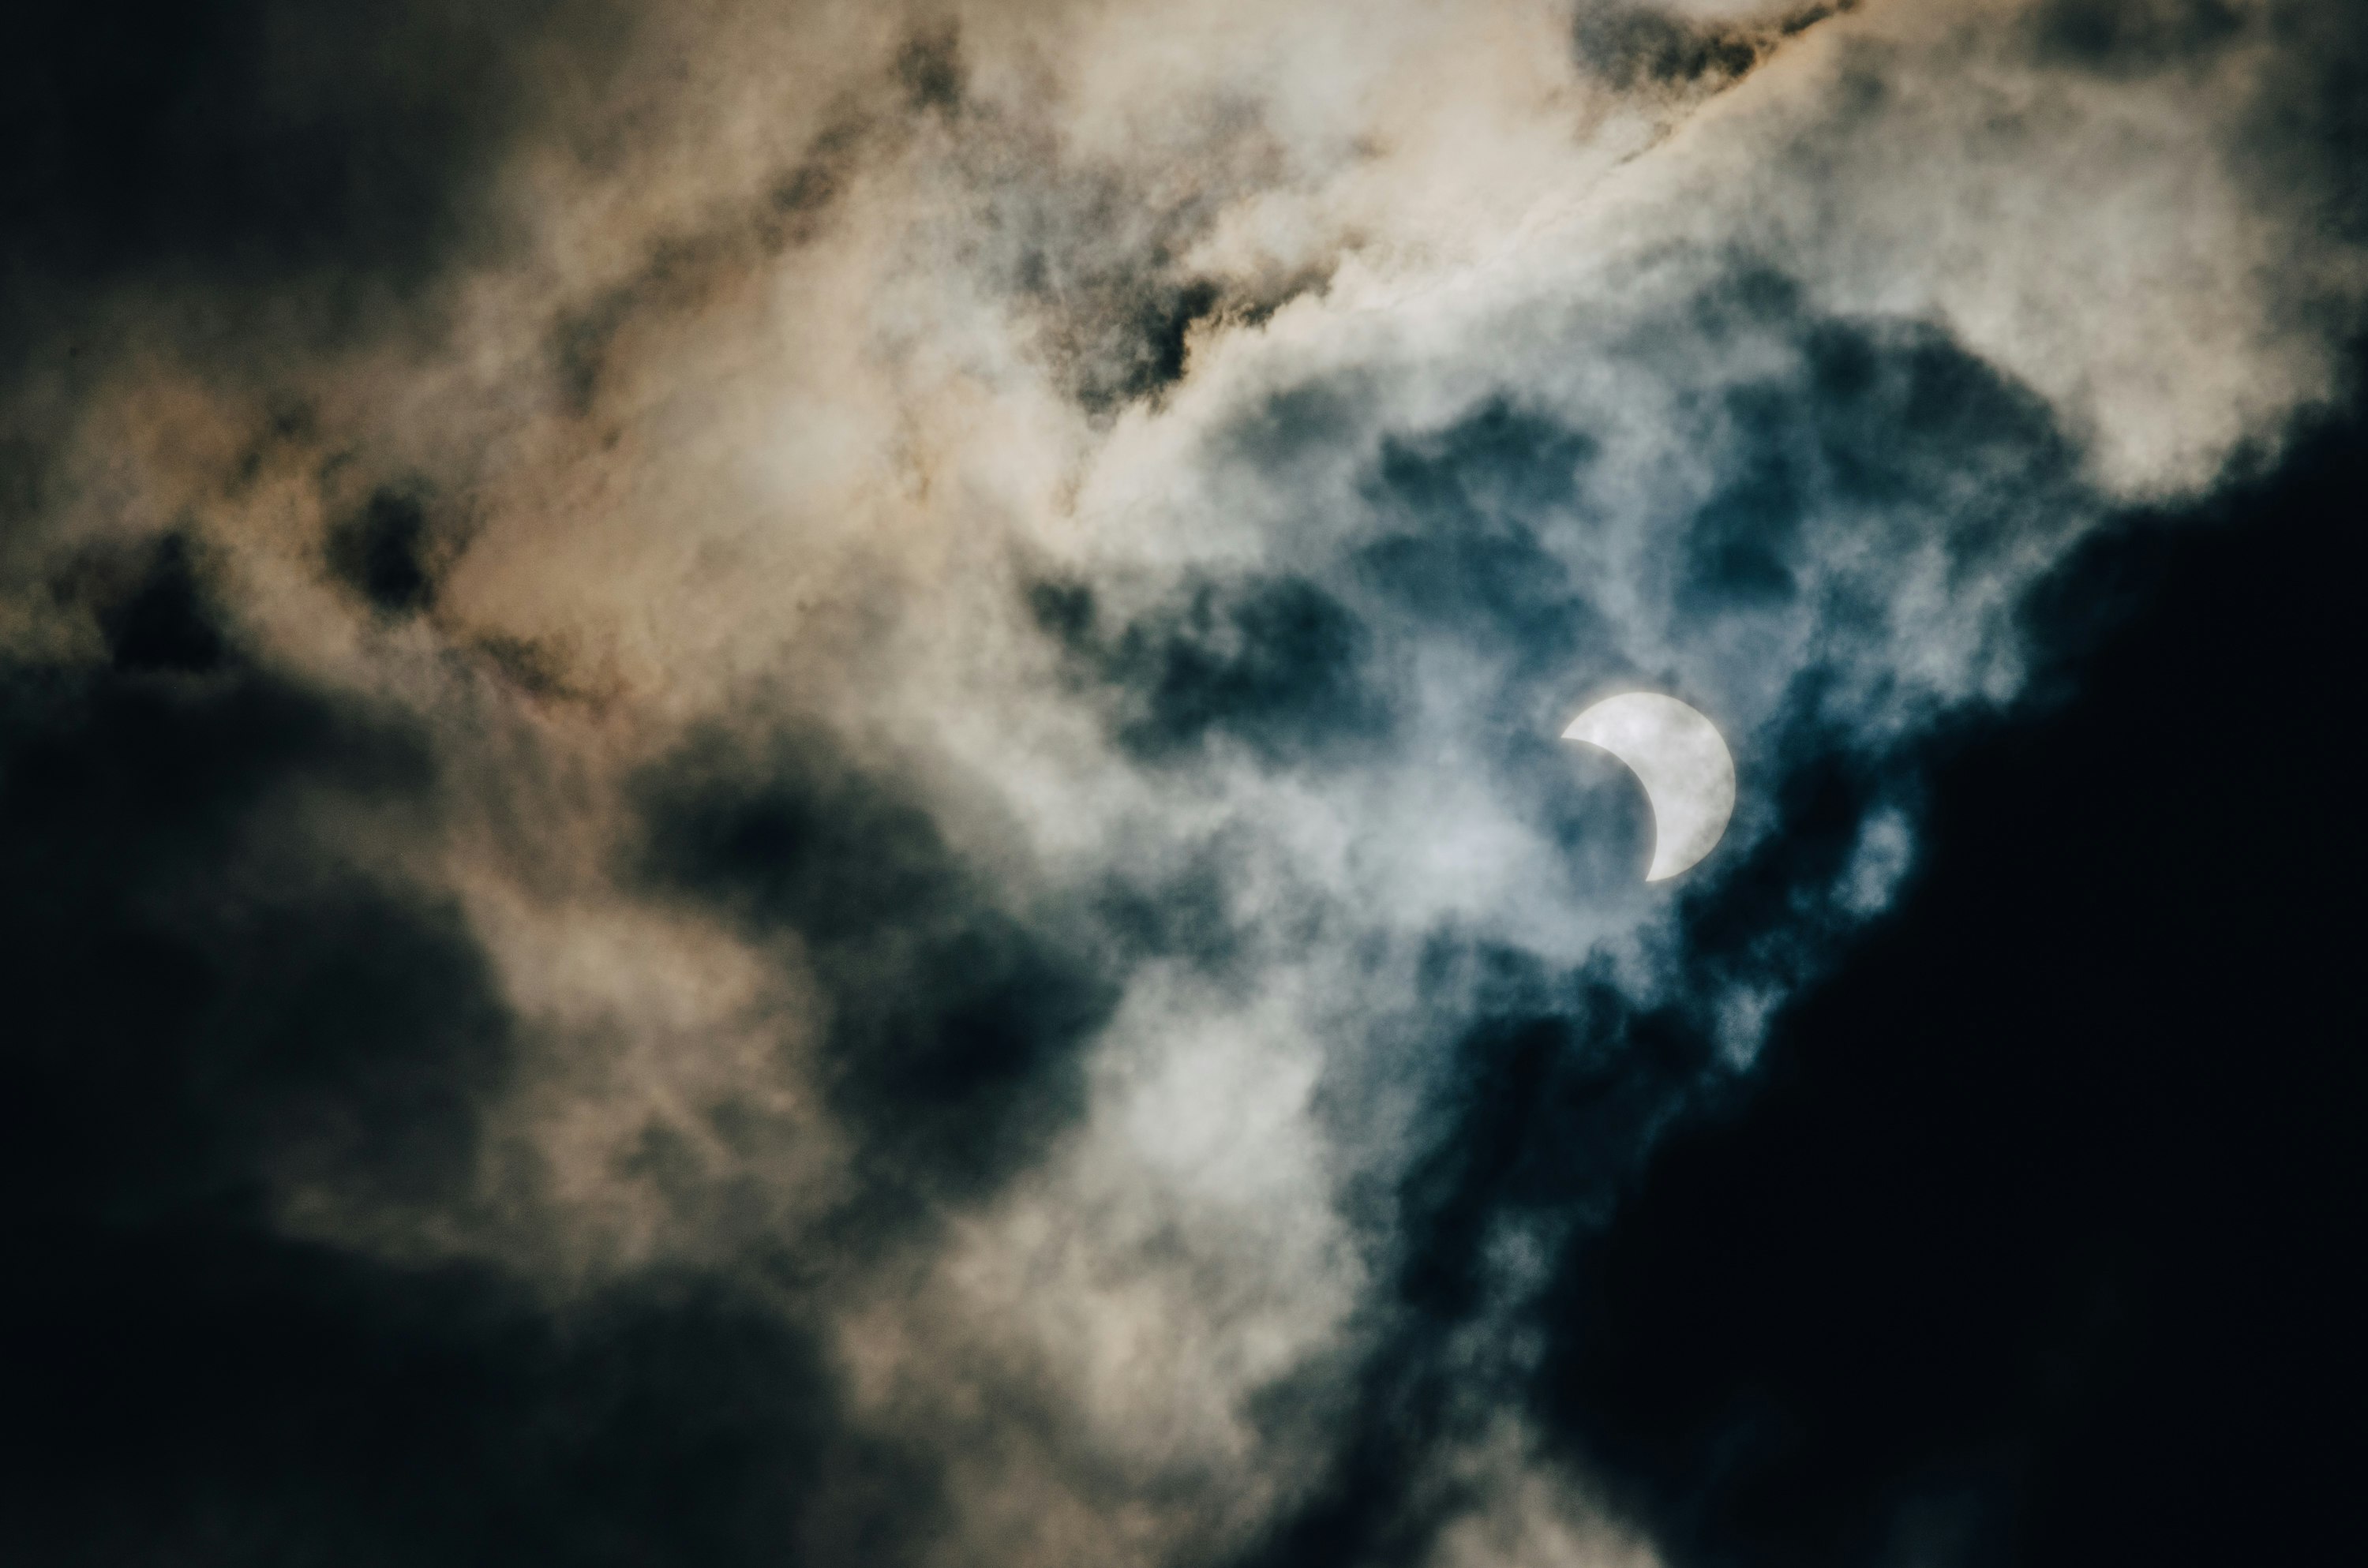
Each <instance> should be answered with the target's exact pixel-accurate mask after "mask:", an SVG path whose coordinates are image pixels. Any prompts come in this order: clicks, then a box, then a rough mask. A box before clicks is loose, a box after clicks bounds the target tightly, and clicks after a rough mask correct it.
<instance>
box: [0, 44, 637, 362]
mask: <svg viewBox="0 0 2368 1568" xmlns="http://www.w3.org/2000/svg"><path fill="white" fill-rule="evenodd" d="M627 22H628V14H627V13H626V12H625V11H623V10H621V9H620V8H619V7H617V6H613V5H610V4H609V3H608V0H507V3H504V4H498V5H494V6H470V5H459V4H443V3H440V0H364V3H361V4H357V5H351V6H332V7H323V6H308V5H303V4H300V3H293V0H205V3H201V4H192V5H139V6H104V7H101V6H72V5H56V4H46V3H43V4H35V5H32V6H27V7H22V8H20V9H19V10H18V11H17V14H16V17H15V20H14V21H13V22H12V24H11V28H10V35H9V47H8V48H7V50H6V51H5V63H0V142H5V143H6V145H7V146H8V147H9V148H10V150H11V151H10V155H9V157H8V158H7V159H6V167H5V169H0V277H5V278H6V280H7V282H8V291H9V293H10V294H11V295H12V296H13V299H12V302H11V305H10V306H9V308H8V309H7V311H6V313H5V315H0V333H5V336H0V349H5V351H6V356H7V358H8V359H9V360H11V361H13V360H15V359H16V358H17V356H18V355H19V354H21V353H22V352H24V351H26V350H27V349H28V348H30V347H32V346H33V345H34V344H36V343H44V342H49V341H51V338H50V337H49V334H51V333H53V332H56V331H59V330H74V329H76V328H77V326H86V325H87V323H86V322H82V323H78V322H77V321H76V320H75V319H74V317H75V316H76V315H77V314H78V313H79V312H77V311H76V310H75V309H74V308H73V307H71V306H70V305H68V304H67V303H66V302H67V301H75V300H80V299H84V298H86V297H88V296H89V295H90V294H91V292H92V291H93V290H99V291H104V290H108V289H109V288H112V287H114V286H116V285H120V284H126V283H144V284H161V285H166V286H172V287H180V286H185V285H186V286H195V287H199V288H206V289H226V290H232V291H233V292H234V293H238V294H242V295H243V294H244V293H245V291H247V290H252V289H257V288H285V287H286V286H288V285H289V284H290V283H292V282H294V281H297V280H300V279H302V280H304V281H306V282H307V283H308V284H313V283H317V284H322V285H324V286H325V288H326V294H325V295H324V298H327V299H329V300H331V301H333V302H337V308H338V309H339V310H350V309H352V308H353V307H354V306H355V305H356V304H357V303H358V302H359V300H361V299H362V298H364V297H366V295H367V293H368V291H369V290H370V289H373V288H377V289H384V290H397V291H400V290H406V289H409V288H411V287H413V286H415V285H416V283H417V282H418V281H419V280H420V279H421V278H423V277H424V276H426V275H427V273H428V272H429V271H430V270H432V269H433V268H434V267H436V266H438V264H439V263H440V262H441V261H442V260H443V259H444V258H445V257H447V256H449V255H450V254H451V253H452V251H453V248H454V247H455V246H456V245H461V244H466V243H471V242H472V241H478V240H483V239H484V238H485V237H487V236H488V235H489V234H490V233H491V232H492V230H493V228H494V227H495V226H496V225H495V219H494V215H493V214H492V213H490V212H489V211H488V210H487V209H486V207H485V204H484V197H485V195H486V193H487V191H488V188H489V186H488V181H487V176H489V175H490V174H491V173H492V171H493V170H494V168H495V165H497V163H498V161H499V159H500V157H501V155H502V153H504V151H505V150H506V149H507V146H508V145H509V143H510V142H511V140H512V139H513V138H515V137H516V136H517V135H518V134H519V133H520V132H521V131H524V130H526V129H528V128H529V127H530V126H533V125H535V124H537V123H538V122H539V121H540V120H541V119H542V117H543V116H544V115H545V113H546V111H547V108H548V107H549V104H550V99H549V98H548V97H547V88H548V85H549V84H550V82H551V80H552V78H551V76H550V74H549V67H550V66H551V65H552V64H553V63H555V62H560V61H562V60H564V62H566V63H567V65H568V67H569V68H570V69H572V70H575V71H579V72H584V73H586V74H589V75H590V76H591V77H592V78H593V79H596V80H597V78H598V74H599V73H600V72H601V71H602V70H604V69H606V68H608V66H609V64H610V63H612V62H614V61H615V60H616V59H618V58H619V54H620V46H621V45H622V43H623V41H624V40H625V38H626V35H627V31H628V28H627ZM62 308H63V309H65V311H66V319H64V320H63V321H61V320H59V319H57V318H58V313H59V312H60V310H61V309H62Z"/></svg>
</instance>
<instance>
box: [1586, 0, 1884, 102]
mask: <svg viewBox="0 0 2368 1568" xmlns="http://www.w3.org/2000/svg"><path fill="white" fill-rule="evenodd" d="M1855 4H1856V0H1836V3H1835V4H1831V5H1808V6H1799V7H1797V8H1795V9H1793V10H1791V11H1788V12H1786V13H1784V14H1782V16H1780V17H1774V18H1772V19H1767V18H1745V19H1741V20H1724V19H1718V18H1704V17H1687V16H1682V15H1678V14H1674V13H1673V12H1671V11H1669V10H1667V9H1664V8H1663V7H1661V6H1656V5H1652V4H1650V3H1639V0H1587V3H1585V4H1582V5H1580V6H1579V7H1578V8H1577V13H1576V14H1575V16H1574V17H1573V19H1572V22H1571V47H1572V51H1573V52H1574V53H1575V54H1576V55H1577V59H1578V62H1579V64H1580V65H1582V66H1584V67H1585V68H1586V69H1587V70H1588V71H1589V72H1591V73H1592V74H1595V75H1596V76H1597V77H1599V78H1600V79H1601V80H1602V81H1603V82H1604V83H1605V84H1607V85H1610V86H1612V87H1616V88H1619V89H1621V90H1622V91H1634V90H1637V89H1639V88H1645V89H1655V88H1657V89H1662V90H1670V89H1691V88H1708V89H1712V90H1715V89H1717V88H1721V87H1725V86H1728V85H1733V84H1734V83H1736V82H1739V81H1741V80H1742V79H1743V78H1744V77H1745V76H1747V75H1748V74H1751V72H1752V71H1753V70H1754V69H1755V68H1757V67H1758V66H1759V62H1761V61H1763V60H1765V59H1767V58H1768V56H1769V54H1770V51H1773V50H1774V49H1775V48H1776V47H1777V46H1778V45H1779V44H1781V43H1782V41H1783V40H1785V39H1788V38H1791V37H1793V36H1794V35H1795V34H1798V33H1802V32H1804V31H1806V30H1807V29H1809V28H1813V27H1815V26H1816V25H1817V24H1818V23H1819V22H1822V21H1824V20H1825V19H1826V18H1827V17H1833V16H1838V15H1839V14H1841V13H1843V12H1845V11H1849V10H1850V9H1851V8H1852V7H1853V6H1855Z"/></svg>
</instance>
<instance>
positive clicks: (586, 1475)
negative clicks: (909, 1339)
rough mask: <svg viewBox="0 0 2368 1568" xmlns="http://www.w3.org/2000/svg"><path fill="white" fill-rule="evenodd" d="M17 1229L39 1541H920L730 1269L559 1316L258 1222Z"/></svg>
mask: <svg viewBox="0 0 2368 1568" xmlns="http://www.w3.org/2000/svg"><path fill="white" fill-rule="evenodd" d="M11 1242H12V1246H11V1254H10V1261H11V1269H12V1272H13V1273H14V1274H15V1277H16V1278H17V1286H16V1287H15V1288H13V1289H12V1290H10V1291H9V1293H8V1297H7V1300H6V1304H5V1305H0V1321H5V1325H6V1331H7V1333H8V1335H9V1341H10V1343H11V1344H12V1345H16V1346H21V1347H24V1348H25V1349H26V1350H27V1351H28V1354H27V1355H26V1356H25V1358H23V1361H22V1364H21V1365H20V1367H19V1369H18V1373H17V1376H16V1377H14V1378H13V1379H12V1380H11V1393H10V1399H9V1410H8V1414H7V1415H6V1427H7V1431H8V1437H9V1441H8V1443H7V1445H6V1446H7V1451H8V1454H9V1464H8V1467H7V1473H6V1477H5V1478H0V1551H6V1552H7V1553H8V1554H9V1556H10V1558H11V1559H12V1560H13V1561H17V1562H57V1563H92V1564H118V1563H121V1564H131V1563H160V1562H178V1563H188V1564H193V1565H199V1568H213V1565H216V1564H219V1565H222V1568H229V1565H231V1564H239V1563H254V1562H350V1563H376V1564H388V1565H390V1568H393V1565H403V1568H413V1565H418V1568H426V1565H427V1564H431V1563H433V1564H447V1563H465V1564H475V1563H483V1564H495V1563H509V1562H518V1561H520V1560H522V1559H523V1560H531V1561H533V1562H552V1563H559V1564H582V1565H585V1568H592V1565H595V1564H615V1563H624V1562H635V1563H649V1562H663V1563H683V1564H692V1563H699V1564H725V1565H729V1564H736V1563H751V1564H753V1563H758V1562H777V1561H779V1560H780V1553H781V1551H783V1550H785V1549H787V1550H792V1551H803V1552H809V1553H813V1554H814V1555H815V1556H816V1557H817V1558H819V1559H820V1560H823V1561H830V1562H857V1561H864V1562H896V1561H899V1560H900V1559H901V1558H902V1556H903V1549H904V1548H905V1547H906V1546H907V1545H908V1544H909V1543H910V1541H911V1540H913V1539H914V1538H915V1536H916V1534H917V1532H918V1531H919V1529H921V1528H926V1521H927V1520H928V1517H929V1515H930V1502H929V1497H930V1487H931V1479H930V1477H929V1475H928V1472H927V1471H925V1470H921V1469H918V1468H916V1467H915V1466H913V1465H911V1464H909V1463H908V1462H906V1461H904V1460H900V1459H899V1458H898V1457H897V1456H895V1455H894V1454H893V1453H891V1452H889V1451H887V1450H884V1449H877V1448H869V1447H866V1446H864V1445H861V1444H860V1443H855V1442H851V1441H849V1440H848V1439H847V1438H846V1437H844V1435H843V1434H842V1433H840V1432H839V1431H838V1430H837V1425H836V1420H837V1403H836V1396H835V1392H834V1390H833V1388H832V1384H831V1381H830V1379H829V1377H828V1375H827V1374H826V1372H825V1370H824V1369H823V1366H822V1364H821V1361H820V1358H819V1357H818V1355H817V1353H816V1351H815V1348H814V1346H812V1345H811V1344H810V1343H809V1342H808V1341H807V1340H806V1339H805V1338H804V1337H803V1335H800V1334H799V1333H798V1332H797V1331H795V1330H794V1329H792V1328H791V1327H789V1326H787V1325H786V1324H784V1322H783V1320H782V1318H781V1316H780V1313H779V1312H778V1311H777V1310H776V1309H774V1308H773V1307H772V1306H771V1305H770V1304H769V1303H766V1302H761V1301H754V1300H749V1299H746V1298H744V1297H742V1296H740V1295H738V1294H736V1293H735V1292H734V1291H732V1290H729V1289H727V1288H723V1287H720V1286H718V1285H717V1284H715V1283H713V1282H712V1281H710V1280H703V1279H696V1278H644V1279H642V1280H639V1281H637V1282H635V1283H633V1284H632V1285H630V1286H620V1287H617V1288H613V1289H610V1290H605V1291H602V1292H599V1293H598V1294H596V1295H594V1296H593V1297H591V1298H590V1299H588V1300H586V1301H581V1302H578V1303H576V1304H575V1305H573V1306H570V1307H567V1308H565V1309H561V1310H554V1309H552V1308H551V1307H550V1306H548V1305H547V1304H544V1303H541V1302H539V1301H535V1300H534V1299H532V1298H530V1297H529V1296H528V1295H526V1294H525V1293H523V1292H521V1291H520V1290H518V1289H517V1288H516V1287H514V1286H511V1285H507V1284H506V1283H504V1282H502V1281H501V1280H499V1279H498V1278H495V1277H493V1276H491V1275H488V1274H486V1273H484V1272H481V1271H477V1270H468V1269H459V1268H451V1267H439V1268H418V1269H405V1268H401V1267H389V1266H385V1265H377V1264H371V1263H369V1262H366V1261H363V1260H360V1259H358V1258H357V1257H355V1256H352V1255H351V1254H347V1253H344V1252H339V1251H334V1250H330V1249H325V1248H317V1247H307V1246H303V1245H301V1244H294V1243H290V1242H287V1241H284V1240H272V1239H267V1238H265V1237H263V1236H261V1235H258V1234H257V1233H255V1232H253V1231H251V1230H247V1229H244V1228H237V1227H221V1226H215V1225H210V1224H205V1223H189V1224H181V1225H175V1226H170V1227H165V1226H154V1225H148V1226H142V1225H128V1226H127V1225H120V1224H119V1225H109V1226H106V1227H103V1228H102V1227H90V1228H84V1229H80V1230H72V1231H69V1230H64V1229H52V1230H28V1229H27V1228H21V1227H20V1228H17V1229H16V1232H15V1233H14V1234H13V1235H12V1237H11Z"/></svg>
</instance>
